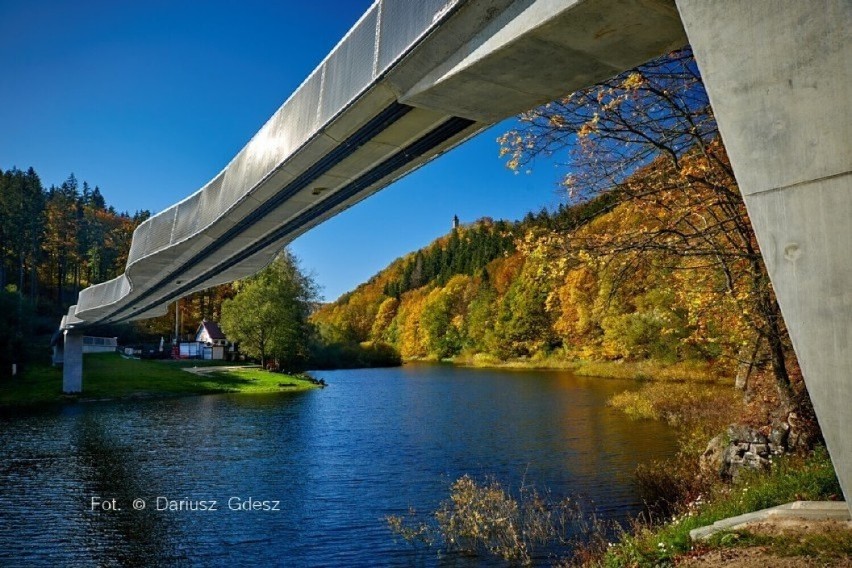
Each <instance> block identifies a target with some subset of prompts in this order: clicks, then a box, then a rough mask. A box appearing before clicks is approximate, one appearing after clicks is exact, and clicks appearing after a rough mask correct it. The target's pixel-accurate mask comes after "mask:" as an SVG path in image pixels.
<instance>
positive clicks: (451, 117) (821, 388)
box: [61, 0, 852, 496]
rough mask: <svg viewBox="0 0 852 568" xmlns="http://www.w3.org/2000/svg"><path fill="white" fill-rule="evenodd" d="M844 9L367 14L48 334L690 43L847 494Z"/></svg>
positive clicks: (244, 265) (613, 6)
mask: <svg viewBox="0 0 852 568" xmlns="http://www.w3.org/2000/svg"><path fill="white" fill-rule="evenodd" d="M850 30H852V2H850V1H849V0H820V1H817V2H801V1H799V0H759V1H748V2H745V1H742V0H676V2H675V1H671V0H417V1H416V2H414V1H411V0H379V1H377V2H376V3H375V4H373V6H372V7H371V8H370V9H369V10H368V11H367V13H366V14H364V16H363V17H362V18H361V19H360V20H359V21H358V22H357V23H356V24H355V26H354V27H353V28H352V29H351V30H350V31H349V33H348V34H347V35H346V36H345V37H344V38H343V39H342V40H341V41H340V43H339V44H338V45H337V47H335V48H334V49H333V50H332V52H331V53H330V54H329V55H328V56H327V57H326V59H325V60H324V61H323V62H322V63H321V64H320V65H319V66H318V67H317V68H316V70H315V71H314V72H313V73H312V74H311V75H310V76H308V78H307V79H305V81H304V83H303V84H302V85H301V86H300V87H299V88H298V89H297V90H296V92H294V93H293V95H292V96H291V97H290V98H289V99H288V100H287V101H286V102H285V103H284V104H283V105H282V106H281V108H280V109H279V110H278V111H277V112H276V113H275V114H274V115H273V116H272V117H271V118H270V119H269V121H268V122H267V123H266V124H265V125H264V126H263V127H262V128H261V129H260V131H259V132H258V133H257V134H256V135H255V136H254V137H253V138H252V139H251V140H250V141H249V143H248V144H247V145H246V146H245V147H244V148H243V149H242V150H241V151H240V152H239V153H238V154H237V155H236V156H235V157H234V159H233V160H232V161H231V163H229V164H228V165H227V166H226V167H225V169H223V170H222V172H221V173H219V175H217V176H216V177H215V178H213V179H212V180H211V181H210V182H209V183H208V184H207V185H205V186H204V187H203V188H201V189H200V190H198V191H197V192H195V193H193V194H192V195H190V196H189V197H187V198H186V199H184V200H183V201H181V202H180V203H177V204H176V205H174V206H172V207H170V208H168V209H166V210H165V211H163V212H161V213H159V214H157V215H155V216H154V217H152V218H151V219H149V220H148V221H146V222H145V223H143V224H142V225H141V226H140V227H139V228H138V229H137V230H136V232H135V233H134V235H133V243H132V246H131V250H130V257H129V259H128V263H127V269H126V272H125V273H124V274H123V275H122V276H120V277H118V278H116V279H114V280H111V281H109V282H105V283H103V284H98V285H96V286H92V287H90V288H87V289H85V290H83V291H82V292H81V293H80V297H79V300H78V303H77V305H76V306H72V308H71V309H70V310H69V313H68V315H67V316H66V317H65V318H63V321H62V326H61V327H62V329H63V330H64V332H65V366H64V371H63V372H64V385H63V388H64V389H65V390H66V391H67V392H79V391H80V390H81V388H82V355H81V347H82V330H83V329H84V328H85V327H86V326H88V325H91V324H95V323H104V322H119V321H127V320H134V319H141V318H147V317H152V316H157V315H161V314H163V313H165V310H166V306H167V305H168V303H169V302H172V301H174V300H175V299H178V298H180V297H182V296H185V295H187V294H189V293H191V292H194V291H197V290H202V289H204V288H208V287H210V286H213V285H216V284H221V283H225V282H229V281H232V280H235V279H238V278H242V277H244V276H248V275H250V274H253V273H254V272H256V271H257V270H259V269H260V268H262V267H263V266H265V265H266V264H267V263H268V262H269V261H270V260H271V258H272V256H273V255H274V254H275V253H276V252H277V251H278V250H279V249H280V248H281V247H282V246H283V245H285V244H287V243H288V242H290V241H291V240H293V239H295V238H296V237H297V236H298V235H300V234H301V233H303V232H305V231H307V230H308V229H310V228H311V227H313V226H315V225H317V224H318V223H321V222H322V221H323V220H325V219H327V218H329V217H331V216H333V215H335V214H336V213H338V212H340V211H342V210H344V209H346V208H347V207H350V206H352V205H354V204H355V203H357V202H358V201H360V200H361V199H364V198H365V197H367V196H369V195H370V194H372V193H374V192H376V191H378V190H379V189H381V188H383V187H385V186H386V185H388V184H390V183H392V182H393V181H394V180H396V179H398V178H399V177H401V176H403V175H405V174H406V173H408V172H410V171H412V170H413V169H415V168H417V167H419V166H421V165H423V164H424V163H426V162H428V161H429V160H431V159H432V158H434V157H435V156H438V155H439V154H441V153H443V152H445V151H447V150H449V149H451V148H453V147H454V146H456V145H458V144H460V143H462V142H464V141H465V140H466V139H468V138H470V137H472V136H473V135H475V134H476V133H477V132H479V131H480V130H482V129H484V128H486V127H487V126H489V125H491V124H493V123H495V122H497V121H499V120H501V119H503V118H505V117H508V116H512V115H513V114H516V113H518V112H522V111H524V110H527V109H530V108H532V107H534V106H536V105H538V104H541V103H545V102H548V101H550V100H554V99H556V98H558V97H560V96H562V95H565V94H566V93H569V92H572V91H574V90H576V89H579V88H582V87H586V86H588V85H590V84H593V83H595V82H598V81H600V80H603V79H606V78H608V77H611V76H613V75H615V74H617V73H619V72H621V71H624V70H626V69H629V68H631V67H634V66H636V65H638V64H640V63H643V62H645V61H647V60H649V59H651V58H653V57H656V56H659V55H661V54H664V53H666V52H667V51H670V50H672V49H674V48H677V47H680V46H682V45H684V44H686V43H687V42H688V43H691V44H692V47H693V49H694V52H695V55H696V58H697V60H698V64H699V67H700V69H701V72H702V74H703V77H704V81H705V85H706V88H707V91H708V93H709V96H710V100H711V103H712V105H713V108H714V111H715V113H716V118H717V120H718V124H719V128H720V131H721V133H722V137H723V139H724V142H725V145H726V147H727V149H728V153H729V155H730V158H731V162H732V164H733V166H734V171H735V173H736V177H737V180H738V182H739V185H740V189H741V191H742V193H743V195H744V197H745V201H746V205H747V207H748V210H749V214H750V216H751V219H752V222H753V224H754V228H755V231H756V233H757V236H758V239H759V241H760V246H761V250H762V251H763V255H764V258H765V260H766V264H767V267H768V269H769V273H770V276H771V278H772V282H773V285H774V286H775V291H776V293H777V295H778V300H779V302H780V305H781V309H782V311H783V314H784V318H785V320H786V322H787V326H788V328H789V331H790V336H791V337H792V339H793V344H794V347H795V350H796V353H797V355H798V357H799V361H800V363H801V366H802V371H803V373H804V377H805V381H806V383H807V385H808V389H809V391H810V394H811V398H812V399H813V403H814V407H815V409H816V412H817V415H818V418H819V422H820V425H821V426H822V430H823V433H824V435H825V438H826V442H827V444H828V449H829V452H830V454H831V456H832V459H833V461H834V464H835V468H836V469H837V472H838V475H839V477H840V481H841V485H842V486H843V490H844V494H845V495H847V496H850V493H849V492H850V491H852V260H850V259H849V255H850V251H852V176H850V169H852V168H850V166H852V118H850V108H852V42H850V34H852V31H850Z"/></svg>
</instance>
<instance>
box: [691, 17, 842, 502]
mask: <svg viewBox="0 0 852 568" xmlns="http://www.w3.org/2000/svg"><path fill="white" fill-rule="evenodd" d="M676 1H677V7H678V10H679V11H680V14H681V18H682V19H683V24H684V27H685V29H686V33H687V35H688V37H689V40H690V43H691V44H692V47H693V49H694V51H695V56H696V59H697V61H698V66H699V68H700V70H701V73H702V75H703V77H704V82H705V86H706V88H707V92H708V94H709V95H710V101H711V104H712V105H713V110H714V111H715V113H716V118H717V120H718V123H719V130H720V131H721V133H722V138H723V139H724V141H725V146H726V148H727V150H728V154H729V155H730V158H731V163H732V164H733V167H734V172H735V174H736V177H737V181H738V182H739V186H740V190H741V191H742V193H743V196H744V198H745V202H746V206H747V207H748V211H749V215H750V217H751V220H752V223H753V225H754V229H755V232H756V233H757V237H758V241H759V243H760V249H761V252H762V253H763V257H764V259H765V260H766V265H767V268H768V270H769V275H770V277H771V279H772V284H773V286H774V287H775V292H776V294H777V296H778V302H779V304H780V305H781V310H782V312H783V314H784V320H785V321H786V323H787V327H788V329H789V332H790V337H791V338H792V340H793V346H794V348H795V351H796V354H797V355H798V358H799V362H800V364H801V367H802V373H803V374H804V378H805V383H806V384H807V387H808V391H809V393H810V395H811V399H812V400H813V404H814V409H815V410H816V412H817V417H818V419H819V423H820V426H821V427H822V431H823V434H824V436H825V440H826V444H827V446H828V451H829V453H830V454H831V458H832V461H833V462H834V467H835V470H836V471H837V475H838V477H839V478H840V484H841V486H842V488H843V493H844V495H845V496H846V501H847V503H850V502H852V174H850V172H851V171H852V112H850V109H852V41H850V39H852V35H851V34H852V2H849V0H825V1H822V2H797V1H795V0H762V1H760V2H742V1H740V0H714V1H713V2H708V1H707V0H676Z"/></svg>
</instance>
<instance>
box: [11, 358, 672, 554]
mask: <svg viewBox="0 0 852 568" xmlns="http://www.w3.org/2000/svg"><path fill="white" fill-rule="evenodd" d="M315 375H316V376H318V377H322V378H324V379H325V380H326V381H328V382H329V383H330V385H331V386H329V388H327V389H325V390H322V391H314V392H309V393H303V394H290V395H287V394H282V395H263V396H260V395H254V396H252V395H242V396H237V395H217V396H203V397H189V398H180V399H169V400H158V401H142V402H139V401H135V402H111V403H87V404H77V405H72V406H66V407H63V408H61V409H52V410H43V411H39V412H28V413H21V414H14V415H9V413H8V412H6V413H5V414H3V415H2V416H0V565H9V566H29V565H48V564H49V565H54V566H112V565H116V566H118V565H146V566H151V565H153V566H172V565H180V566H183V565H199V566H210V565H228V566H234V565H237V566H238V565H245V564H249V563H258V564H262V565H282V566H390V565H392V566H412V565H413V566H422V565H435V564H437V563H439V562H443V563H447V564H452V565H473V564H471V562H472V561H469V560H459V559H444V560H439V559H438V558H437V556H436V555H435V553H434V552H431V551H430V552H424V551H416V550H413V549H412V548H410V547H409V546H408V545H406V544H404V543H400V542H394V540H393V538H392V536H391V535H390V533H389V532H388V530H387V528H386V525H385V522H384V520H383V519H384V517H385V516H386V515H388V514H402V513H405V512H406V511H407V510H408V509H409V507H414V508H415V509H417V510H418V511H430V510H434V509H435V508H436V507H437V505H438V503H439V502H440V501H441V500H442V499H444V498H446V496H447V491H448V484H449V483H450V482H451V481H452V480H454V479H456V478H458V477H460V476H461V475H463V474H471V475H473V476H483V475H486V474H489V475H491V474H493V475H494V476H496V477H497V479H499V480H501V481H503V482H506V483H509V484H513V485H515V486H517V484H519V483H520V482H521V481H522V480H524V479H526V480H527V481H528V482H534V483H535V484H536V485H537V486H539V487H547V488H549V489H550V490H551V491H552V493H553V494H554V495H556V496H567V495H575V494H582V495H585V496H588V497H589V498H591V499H593V500H594V501H595V502H596V503H597V504H598V505H599V506H600V509H601V510H602V512H603V513H604V515H606V516H610V517H621V516H623V515H625V514H628V513H631V512H634V511H636V510H638V508H639V502H638V498H637V494H636V489H635V487H634V485H633V483H632V480H631V472H632V471H633V469H634V468H635V466H636V464H637V463H640V462H643V461H648V460H650V459H653V458H655V457H662V456H664V455H668V454H670V453H671V451H672V450H673V448H674V441H673V437H672V434H671V432H669V431H668V430H667V429H666V428H665V427H664V426H662V425H660V424H658V423H653V422H631V421H627V420H625V418H624V416H623V415H621V414H619V413H617V412H615V411H613V410H611V409H609V408H607V407H606V406H605V402H606V399H607V397H608V396H610V395H611V394H613V393H615V392H619V391H621V390H624V389H625V388H631V387H632V385H631V384H630V383H624V382H621V381H613V380H602V379H585V378H579V377H574V376H573V375H571V374H570V373H565V372H538V371H535V372H533V371H495V370H473V369H460V368H454V367H448V366H429V365H422V366H406V367H403V368H400V369H378V370H359V371H329V372H317V373H315ZM93 497H94V498H98V499H100V500H101V501H106V502H108V503H109V504H111V501H112V500H113V499H115V504H116V506H117V507H118V508H120V509H121V510H120V511H108V510H107V511H105V510H102V509H101V508H100V507H96V510H94V511H93V510H91V509H92V507H91V505H92V499H93ZM158 497H161V498H167V499H172V500H189V501H195V502H197V501H202V500H203V501H212V500H216V501H217V502H218V503H217V505H218V508H219V510H218V511H186V510H183V511H157V498H158ZM231 498H237V501H232V503H233V504H237V503H245V502H246V501H248V500H249V498H251V499H253V500H255V501H261V502H262V501H264V500H265V501H269V502H270V503H269V505H270V506H274V505H273V503H272V502H273V501H278V502H279V504H278V509H280V510H279V511H263V510H256V511H241V510H237V511H234V510H230V509H229V507H228V501H229V500H230V499H231ZM134 499H144V500H145V502H146V507H145V509H144V510H141V511H136V510H134V509H133V506H132V504H133V501H134ZM160 503H163V499H160ZM261 506H262V505H261Z"/></svg>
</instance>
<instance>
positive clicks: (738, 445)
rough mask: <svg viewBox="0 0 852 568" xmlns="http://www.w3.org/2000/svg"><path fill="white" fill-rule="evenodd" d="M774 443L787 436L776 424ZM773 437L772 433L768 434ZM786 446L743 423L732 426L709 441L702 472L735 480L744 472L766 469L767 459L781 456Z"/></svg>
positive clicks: (702, 457) (703, 456)
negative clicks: (745, 470)
mask: <svg viewBox="0 0 852 568" xmlns="http://www.w3.org/2000/svg"><path fill="white" fill-rule="evenodd" d="M773 430H777V432H776V434H775V436H774V438H773V439H774V440H779V439H781V438H784V436H785V435H786V433H787V430H785V429H784V428H783V427H782V426H780V425H778V426H777V428H775V429H773ZM769 433H770V435H772V433H771V432H769ZM784 451H785V447H784V446H782V445H778V444H776V443H774V442H770V440H769V438H768V437H767V436H765V435H764V434H762V433H761V432H760V431H758V430H756V429H755V428H752V427H750V426H746V425H744V424H732V425H730V426H729V427H728V429H727V430H726V432H725V433H724V434H720V435H718V436H716V437H715V438H713V439H712V440H710V443H709V444H708V445H707V449H706V450H705V451H704V453H703V454H702V456H701V469H702V471H705V472H707V473H711V472H712V473H715V474H717V475H719V476H721V477H722V478H728V479H737V477H739V474H740V472H741V471H742V470H743V469H745V468H749V469H760V468H765V467H768V466H769V457H770V456H772V455H778V454H781V453H784Z"/></svg>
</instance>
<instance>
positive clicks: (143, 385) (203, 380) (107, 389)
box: [0, 353, 317, 406]
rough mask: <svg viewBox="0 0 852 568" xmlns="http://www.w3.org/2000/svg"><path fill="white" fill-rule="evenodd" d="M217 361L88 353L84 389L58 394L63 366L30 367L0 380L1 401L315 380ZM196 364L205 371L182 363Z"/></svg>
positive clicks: (247, 388)
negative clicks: (232, 366)
mask: <svg viewBox="0 0 852 568" xmlns="http://www.w3.org/2000/svg"><path fill="white" fill-rule="evenodd" d="M221 366H222V364H221V362H219V361H215V362H214V361H151V360H138V359H124V358H122V357H121V356H119V355H118V354H114V353H97V354H90V355H86V356H85V359H84V361H83V394H81V395H79V396H75V397H69V396H65V395H63V394H62V369H61V368H54V367H50V366H47V365H43V366H41V365H33V366H30V367H29V368H28V369H27V370H26V372H25V373H24V374H23V375H22V376H20V377H18V378H15V379H12V380H8V381H0V406H19V405H29V404H41V403H50V402H60V401H65V400H73V399H75V398H76V399H80V400H88V399H101V398H108V399H112V398H133V397H149V396H151V397H155V396H171V395H189V394H213V393H270V392H296V391H304V390H309V389H312V388H316V387H317V385H316V384H314V383H312V382H310V381H309V380H306V379H304V378H301V377H296V376H292V375H283V374H281V373H270V372H268V371H264V370H262V369H260V368H248V369H217V370H213V369H211V367H213V368H215V367H221ZM192 367H198V368H200V369H205V372H203V373H199V374H196V373H191V372H188V371H185V370H184V369H185V368H192Z"/></svg>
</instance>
